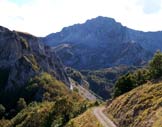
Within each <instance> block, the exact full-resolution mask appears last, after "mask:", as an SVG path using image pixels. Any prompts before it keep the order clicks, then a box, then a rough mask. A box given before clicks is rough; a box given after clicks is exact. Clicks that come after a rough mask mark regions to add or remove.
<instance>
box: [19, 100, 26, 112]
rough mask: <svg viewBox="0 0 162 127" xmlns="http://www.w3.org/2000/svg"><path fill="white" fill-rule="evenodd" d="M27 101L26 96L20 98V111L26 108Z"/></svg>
mask: <svg viewBox="0 0 162 127" xmlns="http://www.w3.org/2000/svg"><path fill="white" fill-rule="evenodd" d="M26 106H27V105H26V101H25V100H24V98H19V100H18V102H17V109H18V111H20V110H22V109H24V108H25V107H26Z"/></svg>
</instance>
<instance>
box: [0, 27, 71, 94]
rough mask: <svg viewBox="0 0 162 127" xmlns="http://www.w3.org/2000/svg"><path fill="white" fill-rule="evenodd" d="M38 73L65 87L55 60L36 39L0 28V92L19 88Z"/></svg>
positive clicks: (62, 76) (62, 74)
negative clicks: (50, 75) (55, 80)
mask: <svg viewBox="0 0 162 127" xmlns="http://www.w3.org/2000/svg"><path fill="white" fill-rule="evenodd" d="M42 72H48V73H50V74H52V75H53V76H54V77H56V78H57V79H58V80H60V81H62V82H64V83H65V84H67V85H68V84H69V80H68V78H67V76H66V73H65V71H64V68H63V65H62V64H61V62H60V60H59V58H58V57H57V56H56V55H55V52H54V51H53V50H51V49H50V48H49V47H48V46H44V45H43V44H42V42H41V41H40V39H39V38H37V37H34V36H32V35H29V34H25V33H21V32H16V31H10V30H8V29H7V28H4V27H0V91H4V90H14V89H17V88H22V87H23V86H25V85H26V83H27V82H28V81H29V80H30V79H31V78H32V77H33V76H35V75H37V74H41V73H42Z"/></svg>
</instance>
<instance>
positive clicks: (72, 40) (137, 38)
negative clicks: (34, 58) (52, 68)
mask: <svg viewBox="0 0 162 127" xmlns="http://www.w3.org/2000/svg"><path fill="white" fill-rule="evenodd" d="M161 35H162V32H161V31H159V32H142V31H136V30H133V29H129V28H127V27H125V26H122V24H120V23H118V22H116V21H115V20H114V19H111V18H106V17H101V16H99V17H97V18H94V19H91V20H88V21H86V22H85V23H83V24H75V25H73V26H70V27H65V28H63V29H62V31H60V32H57V33H52V34H50V35H48V36H46V37H45V38H43V42H44V43H45V44H46V45H49V46H52V47H53V49H55V50H56V52H57V53H58V55H59V57H60V58H61V60H62V61H63V63H64V64H65V65H66V66H70V67H73V68H76V69H80V70H81V69H100V68H107V67H112V66H116V65H121V64H123V65H135V66H141V65H144V64H146V63H147V62H148V60H149V59H150V58H151V57H152V56H153V53H154V52H155V51H156V50H157V49H160V50H162V36H161Z"/></svg>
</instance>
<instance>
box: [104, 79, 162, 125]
mask: <svg viewBox="0 0 162 127" xmlns="http://www.w3.org/2000/svg"><path fill="white" fill-rule="evenodd" d="M106 113H107V114H108V116H109V117H111V118H112V119H113V120H114V121H115V122H116V123H117V124H118V125H119V127H162V82H161V83H156V84H153V83H147V84H145V85H143V86H140V87H138V88H135V89H134V90H132V91H130V92H128V93H126V94H124V95H122V96H120V97H118V98H116V99H115V100H114V101H113V102H112V103H111V104H110V105H109V106H108V108H107V110H106Z"/></svg>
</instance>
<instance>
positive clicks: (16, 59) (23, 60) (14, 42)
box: [0, 26, 96, 127]
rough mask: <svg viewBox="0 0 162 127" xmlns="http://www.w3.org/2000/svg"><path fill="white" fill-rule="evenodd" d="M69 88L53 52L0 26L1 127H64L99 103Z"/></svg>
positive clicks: (36, 38)
mask: <svg viewBox="0 0 162 127" xmlns="http://www.w3.org/2000/svg"><path fill="white" fill-rule="evenodd" d="M70 86H71V82H70V80H69V77H68V76H67V74H66V71H65V69H64V66H63V65H62V63H61V61H60V59H59V58H58V57H57V55H56V54H55V51H54V50H53V49H51V48H50V47H49V46H45V45H44V44H43V43H42V41H41V39H40V38H38V37H35V36H33V35H30V34H27V33H22V32H17V31H10V30H9V29H7V28H4V27H2V26H0V127H16V126H19V127H37V126H38V127H52V126H58V127H62V126H64V125H65V124H66V123H67V122H68V121H69V120H70V119H72V118H74V117H76V116H78V115H79V114H81V113H83V112H84V111H85V110H87V108H89V107H91V106H93V105H95V104H96V103H95V100H94V102H92V101H90V100H86V99H84V98H83V97H82V96H80V95H79V92H80V91H79V90H76V91H75V90H70Z"/></svg>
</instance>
